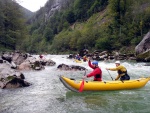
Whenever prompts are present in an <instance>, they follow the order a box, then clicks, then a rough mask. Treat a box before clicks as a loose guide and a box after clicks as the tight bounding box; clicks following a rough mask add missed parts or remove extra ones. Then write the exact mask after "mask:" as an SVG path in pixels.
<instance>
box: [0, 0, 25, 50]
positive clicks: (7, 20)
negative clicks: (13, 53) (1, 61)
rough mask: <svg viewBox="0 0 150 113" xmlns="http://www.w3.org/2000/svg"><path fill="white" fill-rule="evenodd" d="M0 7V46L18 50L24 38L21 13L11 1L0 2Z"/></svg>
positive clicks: (3, 0) (2, 0)
mask: <svg viewBox="0 0 150 113" xmlns="http://www.w3.org/2000/svg"><path fill="white" fill-rule="evenodd" d="M0 7H1V9H0V45H2V46H4V47H5V48H9V49H12V50H15V49H18V47H19V46H18V45H21V44H22V43H23V40H24V39H25V37H26V29H25V24H24V19H23V15H22V12H21V10H20V9H19V5H18V4H16V3H15V2H14V1H12V0H1V1H0Z"/></svg>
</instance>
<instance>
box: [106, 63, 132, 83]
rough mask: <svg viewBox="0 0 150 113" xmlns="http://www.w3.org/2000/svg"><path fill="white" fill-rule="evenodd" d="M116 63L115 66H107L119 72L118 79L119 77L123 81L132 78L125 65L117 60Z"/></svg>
mask: <svg viewBox="0 0 150 113" xmlns="http://www.w3.org/2000/svg"><path fill="white" fill-rule="evenodd" d="M115 64H116V67H115V68H106V69H107V70H111V71H117V72H118V76H117V77H116V79H115V80H118V79H119V78H120V80H121V81H122V80H130V76H129V75H128V73H127V69H126V68H125V67H124V66H123V65H120V61H116V62H115Z"/></svg>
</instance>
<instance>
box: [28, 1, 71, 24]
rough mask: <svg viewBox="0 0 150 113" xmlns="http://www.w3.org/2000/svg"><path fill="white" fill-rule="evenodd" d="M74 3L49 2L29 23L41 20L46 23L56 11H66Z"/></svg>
mask: <svg viewBox="0 0 150 113" xmlns="http://www.w3.org/2000/svg"><path fill="white" fill-rule="evenodd" d="M73 1H74V0H49V1H47V3H46V4H45V6H44V7H42V8H41V9H40V10H38V11H37V12H36V13H35V15H34V17H33V18H32V19H31V20H29V22H31V23H32V22H34V21H36V20H39V19H41V18H43V20H44V21H45V22H46V21H47V20H49V18H50V17H51V16H52V15H53V14H54V13H55V12H56V11H60V10H63V9H66V8H67V7H69V6H70V3H72V2H73Z"/></svg>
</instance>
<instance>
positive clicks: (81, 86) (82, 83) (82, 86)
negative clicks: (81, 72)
mask: <svg viewBox="0 0 150 113" xmlns="http://www.w3.org/2000/svg"><path fill="white" fill-rule="evenodd" d="M83 88H84V79H83V80H82V82H81V85H80V89H79V92H82V91H83Z"/></svg>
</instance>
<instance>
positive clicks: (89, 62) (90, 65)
mask: <svg viewBox="0 0 150 113" xmlns="http://www.w3.org/2000/svg"><path fill="white" fill-rule="evenodd" d="M88 65H89V67H91V68H92V69H94V66H93V65H92V64H91V60H89V61H88Z"/></svg>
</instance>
